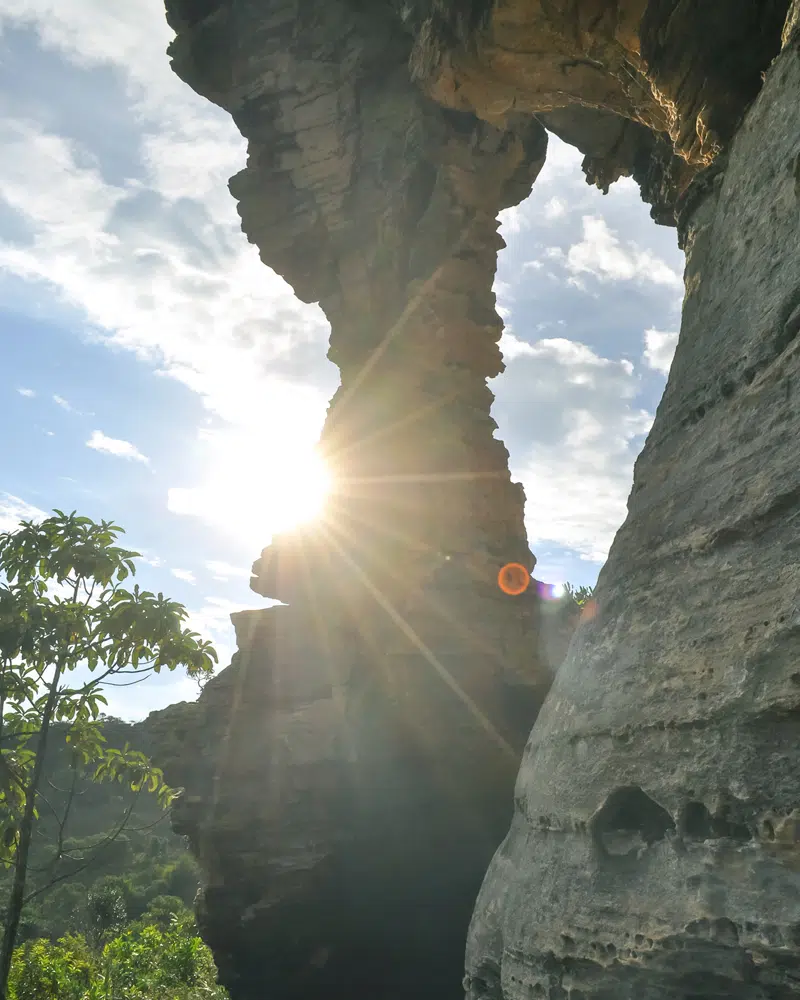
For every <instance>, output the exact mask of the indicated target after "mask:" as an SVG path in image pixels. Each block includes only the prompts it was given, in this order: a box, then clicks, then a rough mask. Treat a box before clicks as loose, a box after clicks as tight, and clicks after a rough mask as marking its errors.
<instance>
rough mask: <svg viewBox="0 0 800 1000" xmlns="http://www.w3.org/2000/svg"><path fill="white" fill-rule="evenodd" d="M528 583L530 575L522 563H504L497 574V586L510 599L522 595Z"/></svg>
mask: <svg viewBox="0 0 800 1000" xmlns="http://www.w3.org/2000/svg"><path fill="white" fill-rule="evenodd" d="M530 582H531V575H530V573H529V572H528V571H527V570H526V569H525V567H524V566H523V565H522V563H506V565H505V566H503V568H502V569H501V570H500V572H499V573H498V574H497V586H498V587H499V588H500V589H501V590H502V591H503V593H504V594H510V595H511V596H512V597H517V596H518V595H519V594H524V593H525V591H526V590H527V589H528V584H529V583H530Z"/></svg>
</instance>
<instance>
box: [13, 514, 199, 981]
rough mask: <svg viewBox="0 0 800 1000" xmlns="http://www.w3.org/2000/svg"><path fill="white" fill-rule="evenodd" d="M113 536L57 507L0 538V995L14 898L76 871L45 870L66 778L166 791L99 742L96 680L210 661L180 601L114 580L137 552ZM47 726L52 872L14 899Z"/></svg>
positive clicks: (61, 848)
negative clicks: (64, 767)
mask: <svg viewBox="0 0 800 1000" xmlns="http://www.w3.org/2000/svg"><path fill="white" fill-rule="evenodd" d="M120 534H122V529H121V528H120V527H118V526H117V525H115V524H113V523H112V522H109V521H103V522H101V523H100V524H96V523H95V522H93V521H91V520H90V519H89V518H87V517H78V516H77V515H76V514H75V513H72V514H64V513H62V512H61V511H58V510H57V511H55V515H54V516H52V517H48V518H46V519H45V520H43V521H41V522H40V523H38V524H36V523H34V522H31V521H23V522H22V523H21V524H20V526H19V528H18V529H17V530H16V531H11V532H5V533H3V534H0V581H1V582H0V863H2V864H5V865H6V866H7V867H9V868H11V870H12V873H13V877H12V879H11V887H10V890H9V894H8V900H7V901H6V907H5V921H4V923H5V926H4V931H3V940H2V948H1V949H0V1000H5V998H6V997H7V995H8V978H9V972H10V969H11V960H12V954H13V951H14V946H15V944H16V941H17V935H18V932H19V926H20V917H21V914H22V911H23V907H24V905H25V903H26V902H27V901H28V900H29V899H30V898H32V896H33V895H34V894H37V895H38V894H39V893H40V892H42V891H44V889H46V888H48V887H49V886H52V885H53V884H55V883H56V882H57V881H60V880H61V878H64V877H71V875H73V874H75V873H76V869H75V866H74V865H73V866H71V867H70V869H69V871H68V873H67V875H58V874H57V871H58V867H59V863H60V862H61V861H62V859H63V858H64V856H65V831H66V829H67V825H68V821H69V814H70V809H71V807H72V804H73V799H74V790H75V786H76V781H77V776H78V775H79V774H81V773H83V774H86V773H88V775H89V776H90V777H91V778H92V779H93V780H97V781H101V780H112V781H119V782H122V783H125V784H127V785H129V786H130V787H131V788H132V789H133V790H134V791H135V792H137V793H139V792H141V791H147V792H151V793H153V794H155V795H156V796H158V798H159V800H160V802H161V803H162V805H165V806H166V805H167V804H168V803H169V801H170V800H171V798H172V794H173V793H172V792H171V791H170V789H169V788H167V786H166V785H165V783H164V780H163V776H162V774H161V772H160V771H159V770H158V769H157V768H155V767H153V765H152V764H151V762H150V761H149V760H148V759H147V758H146V757H145V756H144V754H141V753H139V752H137V751H134V750H131V749H129V748H128V747H127V746H125V747H124V748H122V749H118V748H110V747H107V746H106V745H105V739H104V736H103V720H102V717H101V715H100V712H101V706H103V705H105V704H106V699H105V698H104V696H103V693H102V692H103V686H104V685H105V684H108V683H117V684H119V683H125V684H127V683H136V682H138V681H139V680H142V679H144V678H145V677H146V676H147V675H148V674H151V673H159V672H160V671H161V670H175V669H176V668H177V667H184V668H185V669H186V670H187V671H188V673H189V675H190V676H192V677H197V676H202V675H205V674H208V673H210V672H211V671H212V669H213V664H214V662H215V661H216V653H215V652H214V649H213V648H212V646H211V645H210V644H209V643H208V642H205V641H203V640H201V639H200V637H199V636H198V635H197V634H196V633H194V632H191V631H189V630H188V629H185V628H184V627H183V623H184V621H185V620H186V617H187V612H186V609H185V608H184V607H183V606H182V605H180V604H177V603H175V602H174V601H170V600H169V599H168V598H166V597H164V595H163V594H158V595H155V594H152V593H150V592H148V591H143V590H140V589H139V587H138V586H134V587H133V589H131V590H128V589H125V588H124V587H123V583H124V581H125V580H127V579H128V578H129V577H131V576H132V575H133V574H134V573H135V572H136V567H135V563H134V559H135V558H136V557H137V556H138V554H139V553H137V552H132V551H130V550H128V549H123V548H120V547H119V546H117V545H116V544H115V543H116V541H117V538H118V536H119V535H120ZM55 725H60V726H61V727H62V728H64V727H66V736H65V739H66V744H67V746H68V747H69V752H70V755H71V769H72V775H73V779H74V780H73V783H72V789H71V790H69V789H68V790H66V797H65V798H63V797H62V803H63V804H62V807H61V810H60V811H58V815H56V817H55V818H56V829H57V833H56V837H55V843H54V844H53V846H52V857H51V858H50V860H49V862H48V863H47V865H45V869H48V870H50V871H51V872H52V877H51V878H50V879H49V880H45V882H44V884H43V885H39V887H38V888H36V889H35V890H34V891H33V892H27V894H26V888H27V886H28V875H29V870H30V865H31V846H32V841H33V836H34V832H35V828H36V823H37V820H38V817H39V813H40V810H46V811H51V812H53V813H56V812H57V810H56V809H55V808H54V806H53V805H52V803H51V802H50V801H49V797H48V796H49V793H50V789H49V787H48V788H43V773H44V763H45V754H46V752H47V746H48V738H49V736H50V735H51V730H52V728H53V726H55ZM57 791H61V792H63V791H64V789H58V790H57ZM128 815H130V811H128ZM124 822H125V817H123V822H122V824H121V825H120V827H119V829H122V827H123V826H124ZM117 832H118V831H117ZM112 836H113V835H112ZM105 839H106V840H108V838H105ZM98 846H101V845H98Z"/></svg>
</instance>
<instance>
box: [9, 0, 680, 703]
mask: <svg viewBox="0 0 800 1000" xmlns="http://www.w3.org/2000/svg"><path fill="white" fill-rule="evenodd" d="M170 39H171V32H170V30H169V28H168V26H167V24H166V22H165V20H164V17H163V11H162V6H161V0H128V3H126V4H124V5H123V4H110V3H109V2H108V0H0V147H1V148H2V149H3V156H2V158H0V359H2V360H1V361H0V426H2V427H3V428H4V433H3V434H2V435H1V436H0V531H3V530H9V529H11V528H13V527H14V526H15V525H16V524H17V523H18V521H19V519H20V518H23V517H26V518H27V517H38V516H42V514H43V513H46V512H48V511H50V510H52V509H53V508H56V507H58V508H61V509H65V510H73V509H76V510H78V511H79V512H80V513H82V514H86V515H88V516H90V517H93V518H96V519H99V518H107V519H110V520H114V521H116V522H117V523H119V524H121V525H123V526H124V527H125V528H126V531H127V534H126V536H125V541H126V544H128V545H130V547H132V548H135V549H136V550H138V551H139V552H141V553H142V557H143V558H142V561H141V567H140V570H139V574H138V579H139V582H140V583H141V584H142V585H143V586H146V587H148V588H151V589H155V590H163V591H164V592H165V593H166V594H168V595H169V596H170V597H172V598H174V599H176V600H179V601H181V602H183V603H184V604H185V605H186V607H187V608H188V609H189V611H190V616H191V617H190V624H191V625H192V626H193V627H194V628H196V629H197V630H198V631H200V632H201V633H202V634H203V635H204V636H205V637H207V638H210V639H212V640H213V641H214V642H215V644H216V645H217V648H218V650H219V652H220V660H221V663H222V664H224V663H225V662H227V660H228V659H229V658H230V655H231V654H232V652H233V649H234V643H233V631H232V628H231V626H230V621H229V615H230V613H231V612H232V611H236V610H241V609H244V608H257V607H263V606H266V604H267V603H268V602H266V601H264V600H263V599H262V598H259V597H258V596H257V595H255V594H253V593H252V592H251V591H250V590H249V588H248V579H249V569H250V565H251V563H252V561H253V559H254V558H255V557H256V556H257V555H258V554H259V552H260V550H261V548H262V547H263V546H264V545H266V544H267V543H268V542H269V539H270V536H271V534H272V533H273V532H274V531H276V530H279V529H280V528H281V527H282V526H285V525H286V524H287V523H288V522H289V520H290V517H291V516H293V515H296V514H297V510H298V506H299V505H301V504H300V501H301V499H302V498H306V499H308V498H311V499H313V498H314V497H316V496H318V494H319V490H318V489H316V484H317V483H318V481H319V480H320V470H319V468H318V466H317V464H316V463H315V459H314V453H313V446H314V442H315V441H316V439H317V437H318V435H319V431H320V428H321V426H322V421H323V419H324V415H325V409H326V406H327V402H328V399H329V398H330V396H331V395H332V393H333V392H334V390H335V388H336V385H337V379H338V375H337V370H336V369H335V367H334V366H333V365H332V364H331V363H330V362H328V361H327V359H326V357H325V353H326V350H327V337H328V327H327V323H326V320H325V317H324V315H323V314H322V312H321V310H320V309H319V308H318V307H317V306H314V305H305V304H303V303H300V302H299V301H298V300H297V299H295V297H294V295H293V293H292V290H291V288H290V287H289V286H288V285H287V284H286V283H285V282H284V281H283V280H282V279H281V278H280V277H278V276H277V275H276V274H274V273H273V272H272V271H271V270H270V269H268V268H266V267H265V266H264V265H263V264H261V262H260V261H259V259H258V254H257V251H256V250H255V248H254V247H252V246H250V245H249V244H248V243H247V240H246V239H245V237H244V236H243V235H242V234H241V232H240V229H239V219H238V216H237V214H236V206H235V202H234V201H233V199H232V198H231V196H230V195H229V193H228V190H227V180H228V177H230V176H231V175H232V174H234V173H236V172H237V171H238V170H239V169H241V167H242V166H243V164H244V159H245V147H244V143H243V141H242V139H241V137H240V136H239V134H238V132H237V131H236V129H235V127H234V126H233V123H232V122H231V121H230V120H229V119H228V117H227V115H225V114H224V113H223V112H222V111H220V110H219V109H217V108H215V107H214V106H212V105H211V104H209V103H208V102H206V101H205V100H203V99H201V98H200V97H198V96H197V95H195V94H194V93H193V92H192V91H191V90H190V89H189V88H188V87H187V86H186V85H185V84H183V83H182V82H181V81H180V80H179V79H178V78H177V77H176V76H174V74H172V72H171V70H170V68H169V62H168V59H167V57H166V55H165V50H166V47H167V45H168V44H169V41H170ZM500 219H501V233H502V235H503V237H504V239H505V241H506V243H507V248H506V249H505V250H504V251H502V252H501V254H500V258H499V262H498V271H497V282H496V287H495V291H496V293H497V299H498V309H499V310H500V312H501V315H502V316H503V318H504V320H505V323H506V330H505V333H504V335H503V340H502V343H501V346H502V348H503V352H504V356H505V360H506V371H505V372H504V373H503V374H502V375H500V376H499V377H498V378H497V379H494V380H492V383H491V386H492V389H493V391H494V393H495V395H496V402H495V405H494V410H493V412H494V416H495V419H496V420H497V422H498V425H499V431H498V434H499V436H500V437H502V438H503V440H504V441H505V443H506V445H507V447H508V449H509V452H510V455H511V468H512V473H513V475H514V477H515V478H517V479H519V480H521V481H522V482H523V483H524V485H525V490H526V494H527V498H528V499H527V506H526V523H527V527H528V532H529V538H530V542H531V547H532V549H533V551H534V553H535V554H536V556H537V558H538V564H537V569H536V576H537V577H538V578H540V579H543V580H545V581H547V582H551V583H559V582H563V581H570V582H572V583H573V584H592V583H593V582H594V580H595V579H596V577H597V573H598V571H599V569H600V567H601V566H602V563H603V561H604V560H605V558H606V555H607V552H608V548H609V545H610V544H611V541H612V539H613V536H614V532H615V531H616V529H617V528H618V527H619V525H620V524H621V523H622V521H623V519H624V516H625V503H626V499H627V495H628V492H629V490H630V485H631V477H632V469H633V462H634V460H635V458H636V455H637V454H638V452H639V451H640V449H641V447H642V444H643V442H644V438H645V435H646V434H647V431H648V429H649V427H650V425H651V423H652V420H653V415H654V413H655V408H656V406H657V405H658V400H659V398H660V396H661V394H662V392H663V389H664V385H665V381H666V376H667V373H668V370H669V364H670V361H671V358H672V353H673V351H674V347H675V342H676V340H677V333H676V331H677V329H678V323H679V315H680V302H681V297H682V279H681V275H682V269H683V258H682V254H681V253H680V251H679V250H678V248H677V244H676V240H675V233H674V230H671V229H665V228H661V227H657V226H656V225H655V224H654V223H653V222H652V221H651V220H650V218H649V215H648V210H647V207H646V206H644V205H643V204H642V203H641V201H640V198H639V194H638V190H637V188H636V185H635V184H633V183H632V182H631V181H628V180H622V181H620V182H618V183H617V184H616V185H614V187H612V189H611V192H610V193H609V194H608V195H607V196H603V195H601V193H600V192H599V191H597V190H596V189H592V188H589V187H588V186H587V185H586V183H585V181H584V179H583V175H582V173H581V171H580V155H579V154H578V153H577V152H576V151H575V150H573V149H571V148H569V147H567V146H565V145H564V144H563V143H561V142H559V141H558V140H557V139H555V138H554V137H553V138H551V143H550V149H549V153H548V160H547V163H546V165H545V167H544V169H543V171H542V173H541V175H540V177H539V179H538V180H537V182H536V185H535V186H534V191H533V194H532V195H531V197H530V198H529V199H528V200H527V201H526V202H524V203H523V204H522V205H520V206H517V207H516V208H513V209H509V210H508V211H506V212H504V213H502V215H501V216H500ZM308 513H309V514H310V513H311V511H308ZM195 696H196V688H195V686H194V684H193V683H192V682H190V681H188V680H187V679H186V678H184V677H177V676H172V675H167V676H165V677H158V678H153V680H152V681H148V683H147V684H142V685H139V686H137V687H134V688H130V689H126V690H124V691H123V692H120V693H118V694H116V695H115V694H114V692H111V693H110V695H109V701H110V704H109V711H111V712H112V713H113V714H116V715H120V716H122V717H124V718H129V719H135V718H140V717H142V716H143V715H145V714H146V713H147V712H148V711H150V710H151V709H153V708H159V707H163V706H164V705H166V704H169V703H170V702H174V701H178V700H182V699H186V698H193V697H195Z"/></svg>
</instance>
